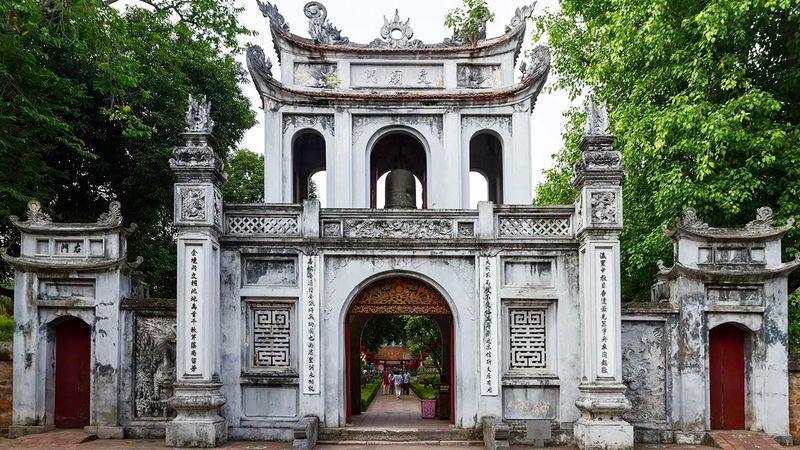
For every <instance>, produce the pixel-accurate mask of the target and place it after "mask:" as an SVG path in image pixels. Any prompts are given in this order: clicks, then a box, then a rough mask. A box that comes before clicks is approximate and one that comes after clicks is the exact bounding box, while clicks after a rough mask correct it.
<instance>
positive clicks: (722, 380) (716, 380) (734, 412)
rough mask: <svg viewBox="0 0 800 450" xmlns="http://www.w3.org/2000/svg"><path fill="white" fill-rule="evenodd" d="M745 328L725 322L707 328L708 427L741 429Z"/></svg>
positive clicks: (743, 423)
mask: <svg viewBox="0 0 800 450" xmlns="http://www.w3.org/2000/svg"><path fill="white" fill-rule="evenodd" d="M744 338H745V332H744V331H742V330H741V329H739V328H738V327H737V326H736V325H733V324H730V323H726V324H723V325H720V326H718V327H716V328H714V329H712V330H710V331H709V332H708V369H709V379H710V380H709V381H710V383H709V384H710V386H711V389H710V390H711V393H710V398H711V429H712V430H744V429H745V419H744V417H745V414H744V411H745V406H744V395H745V394H744V393H745V388H744V384H745V383H744V361H745V352H744Z"/></svg>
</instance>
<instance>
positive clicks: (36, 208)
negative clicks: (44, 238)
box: [11, 200, 53, 225]
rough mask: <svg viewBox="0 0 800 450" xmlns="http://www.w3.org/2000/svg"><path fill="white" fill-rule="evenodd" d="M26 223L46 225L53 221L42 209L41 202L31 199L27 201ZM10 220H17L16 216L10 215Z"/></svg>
mask: <svg viewBox="0 0 800 450" xmlns="http://www.w3.org/2000/svg"><path fill="white" fill-rule="evenodd" d="M27 215H28V220H27V221H26V223H27V224H28V225H48V224H51V223H53V219H52V218H51V217H50V215H49V214H47V213H45V212H44V211H42V204H41V203H39V201H38V200H31V201H29V202H28V214H27ZM11 221H12V222H18V221H19V218H18V217H17V216H11Z"/></svg>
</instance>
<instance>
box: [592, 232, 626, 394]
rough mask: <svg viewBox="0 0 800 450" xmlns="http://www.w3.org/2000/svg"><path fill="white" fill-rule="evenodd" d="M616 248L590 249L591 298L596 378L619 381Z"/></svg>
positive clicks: (598, 246)
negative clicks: (617, 379)
mask: <svg viewBox="0 0 800 450" xmlns="http://www.w3.org/2000/svg"><path fill="white" fill-rule="evenodd" d="M615 245H616V244H610V245H609V244H594V245H593V246H592V247H591V256H590V258H591V259H590V264H591V265H592V279H591V280H590V282H591V288H590V295H591V299H592V303H591V304H592V306H593V311H592V315H593V316H594V327H595V334H594V339H595V349H596V350H595V352H596V361H597V364H596V369H597V373H596V376H597V377H598V378H606V379H616V378H617V377H618V376H619V374H618V362H617V358H618V353H617V351H618V350H616V349H618V348H619V342H618V339H619V338H618V333H619V324H618V322H619V316H618V312H617V308H618V305H619V294H618V285H619V280H618V277H619V274H618V269H617V268H618V267H619V263H618V258H617V256H616V246H615Z"/></svg>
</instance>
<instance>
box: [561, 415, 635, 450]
mask: <svg viewBox="0 0 800 450" xmlns="http://www.w3.org/2000/svg"><path fill="white" fill-rule="evenodd" d="M573 432H574V435H575V445H577V446H578V448H580V449H585V450H633V426H632V425H630V424H629V423H627V422H625V421H611V422H605V421H597V420H587V421H583V420H578V421H577V422H575V427H574V428H573Z"/></svg>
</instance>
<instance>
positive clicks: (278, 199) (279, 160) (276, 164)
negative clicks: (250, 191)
mask: <svg viewBox="0 0 800 450" xmlns="http://www.w3.org/2000/svg"><path fill="white" fill-rule="evenodd" d="M278 108H280V105H279V104H277V103H275V102H274V101H272V100H264V201H265V202H266V203H283V197H284V195H283V128H282V127H283V124H282V123H281V113H280V111H278Z"/></svg>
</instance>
